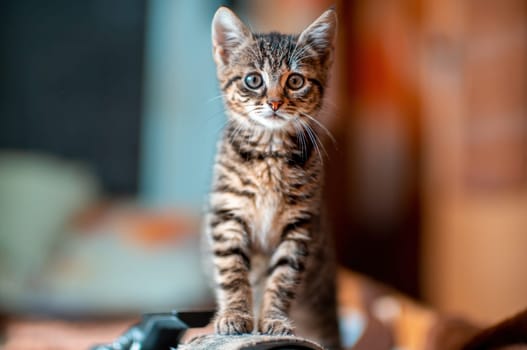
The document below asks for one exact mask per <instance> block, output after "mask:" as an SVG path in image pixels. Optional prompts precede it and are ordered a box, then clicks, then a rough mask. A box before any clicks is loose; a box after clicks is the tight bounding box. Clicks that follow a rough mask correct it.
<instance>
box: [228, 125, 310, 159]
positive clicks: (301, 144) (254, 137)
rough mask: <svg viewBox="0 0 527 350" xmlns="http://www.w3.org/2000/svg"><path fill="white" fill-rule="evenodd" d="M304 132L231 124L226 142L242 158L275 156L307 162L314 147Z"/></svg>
mask: <svg viewBox="0 0 527 350" xmlns="http://www.w3.org/2000/svg"><path fill="white" fill-rule="evenodd" d="M304 132H305V131H304V130H298V131H297V130H295V129H293V130H288V129H277V130H272V129H267V128H264V127H254V128H246V127H242V126H240V125H236V124H235V123H230V124H229V125H228V126H227V128H226V131H225V134H224V141H225V142H226V143H227V144H230V145H231V146H232V147H233V148H234V150H235V151H236V152H237V153H239V154H240V155H242V158H265V157H267V156H270V155H271V156H275V157H280V158H284V159H287V160H293V159H294V160H295V161H296V160H301V161H303V162H305V161H307V159H309V157H310V156H311V153H312V151H313V148H314V145H313V143H312V142H311V139H310V138H309V136H308V135H307V134H300V133H304Z"/></svg>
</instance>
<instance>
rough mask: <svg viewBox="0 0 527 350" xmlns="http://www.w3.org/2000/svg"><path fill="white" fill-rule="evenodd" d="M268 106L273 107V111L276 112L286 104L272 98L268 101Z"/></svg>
mask: <svg viewBox="0 0 527 350" xmlns="http://www.w3.org/2000/svg"><path fill="white" fill-rule="evenodd" d="M267 104H268V105H269V106H271V109H272V110H273V111H275V112H276V111H277V110H278V108H280V106H281V105H283V104H284V101H282V100H280V99H274V98H271V99H269V100H267Z"/></svg>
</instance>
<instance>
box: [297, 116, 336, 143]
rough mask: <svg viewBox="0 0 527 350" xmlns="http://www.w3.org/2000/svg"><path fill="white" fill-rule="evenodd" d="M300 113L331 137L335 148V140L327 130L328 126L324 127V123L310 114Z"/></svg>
mask: <svg viewBox="0 0 527 350" xmlns="http://www.w3.org/2000/svg"><path fill="white" fill-rule="evenodd" d="M300 114H302V115H303V116H306V117H307V118H309V120H311V121H312V122H314V123H315V124H317V125H318V126H319V127H320V128H321V129H322V130H323V131H324V132H325V133H326V134H327V135H328V137H329V138H330V139H331V142H332V143H333V147H335V149H337V140H336V139H335V137H334V136H333V134H331V132H330V131H329V130H328V128H326V127H325V126H324V124H322V123H321V122H319V121H318V120H316V119H315V118H313V117H312V116H310V115H309V114H307V113H304V112H300Z"/></svg>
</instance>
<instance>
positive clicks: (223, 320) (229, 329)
mask: <svg viewBox="0 0 527 350" xmlns="http://www.w3.org/2000/svg"><path fill="white" fill-rule="evenodd" d="M253 328H254V323H253V318H252V316H251V315H249V314H246V313H241V312H225V313H222V314H219V315H218V316H216V319H215V320H214V330H215V331H216V333H217V334H223V335H234V334H244V333H252V331H253Z"/></svg>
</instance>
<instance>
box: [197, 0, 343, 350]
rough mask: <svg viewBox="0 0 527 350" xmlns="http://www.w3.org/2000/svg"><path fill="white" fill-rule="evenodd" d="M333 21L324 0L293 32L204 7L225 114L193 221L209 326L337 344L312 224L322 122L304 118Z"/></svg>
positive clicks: (324, 65)
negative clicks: (252, 25)
mask: <svg viewBox="0 0 527 350" xmlns="http://www.w3.org/2000/svg"><path fill="white" fill-rule="evenodd" d="M335 25H336V16H335V13H334V11H333V10H328V11H326V12H325V13H324V14H323V15H322V16H321V17H319V18H318V19H317V20H316V21H315V22H314V23H313V24H312V25H311V26H309V27H308V28H307V29H306V30H305V31H304V32H303V33H302V34H300V35H299V36H297V35H283V34H279V33H270V34H253V33H251V32H250V31H249V30H248V28H247V27H246V26H245V25H244V24H243V23H242V22H241V21H240V20H239V19H238V18H237V17H236V15H234V13H232V12H231V11H230V10H228V9H226V8H220V9H219V10H218V11H217V13H216V15H215V17H214V20H213V24H212V33H213V34H212V37H213V49H214V58H215V61H216V64H217V68H218V78H219V81H220V86H221V88H222V92H223V96H224V102H225V106H226V112H227V116H228V124H227V126H226V128H225V130H224V134H223V137H222V139H221V140H220V142H219V144H218V154H217V157H216V162H215V166H214V176H213V185H212V191H211V194H210V202H209V209H208V212H207V215H206V225H205V227H206V230H205V231H206V232H205V234H206V238H207V240H206V241H207V243H208V248H209V249H210V255H211V256H212V260H213V271H214V278H215V284H216V295H217V302H218V313H217V316H216V319H215V329H216V332H218V333H221V334H240V333H249V332H253V331H257V332H262V333H266V334H275V335H277V334H292V333H293V332H294V333H296V334H299V335H305V336H307V337H308V338H311V339H314V340H318V341H319V342H321V343H322V344H323V345H325V346H326V347H328V348H332V349H336V348H338V347H339V333H338V325H337V315H336V299H335V278H334V275H335V271H334V270H335V264H334V257H333V253H332V249H331V248H332V247H331V242H330V239H329V237H328V235H327V234H326V233H325V232H324V230H323V229H322V228H321V205H320V197H321V187H322V182H323V166H322V159H323V157H322V154H321V150H320V147H321V144H320V141H319V132H320V129H321V128H323V127H322V125H321V124H320V123H319V122H318V121H316V119H315V117H316V115H317V114H318V112H319V111H320V108H321V107H322V100H323V95H324V87H325V85H326V81H327V75H328V69H329V67H330V65H331V56H332V51H333V40H334V34H335ZM255 73H256V74H258V76H259V77H260V78H261V85H259V84H258V83H260V80H259V78H258V77H256V78H254V80H251V81H252V82H253V83H254V84H253V85H254V86H258V87H257V88H252V87H250V86H249V85H248V84H249V83H247V76H248V75H250V74H255ZM293 73H295V74H297V76H295V78H296V80H291V79H292V78H290V77H291V75H292V74H293ZM298 74H300V76H299V75H298ZM300 83H302V84H300ZM293 84H295V85H293ZM299 86H300V87H299Z"/></svg>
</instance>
